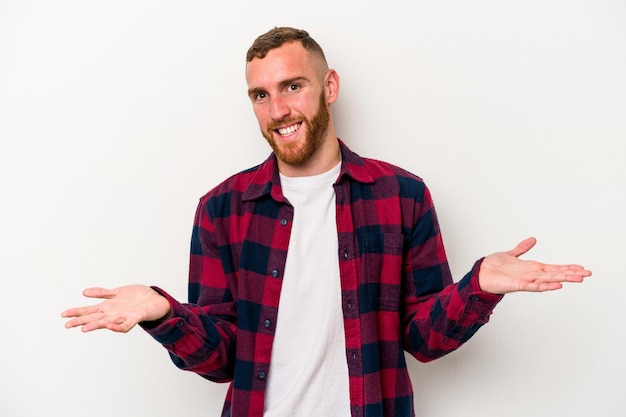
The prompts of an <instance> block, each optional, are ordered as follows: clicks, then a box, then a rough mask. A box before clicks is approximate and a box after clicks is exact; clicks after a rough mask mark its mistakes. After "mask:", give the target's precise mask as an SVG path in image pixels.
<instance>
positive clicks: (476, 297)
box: [470, 295, 480, 301]
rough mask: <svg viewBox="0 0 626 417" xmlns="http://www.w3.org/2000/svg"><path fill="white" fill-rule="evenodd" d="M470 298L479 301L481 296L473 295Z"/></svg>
mask: <svg viewBox="0 0 626 417" xmlns="http://www.w3.org/2000/svg"><path fill="white" fill-rule="evenodd" d="M470 299H471V300H472V301H478V300H480V297H478V296H477V295H472V296H471V297H470Z"/></svg>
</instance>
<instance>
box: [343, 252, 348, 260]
mask: <svg viewBox="0 0 626 417" xmlns="http://www.w3.org/2000/svg"><path fill="white" fill-rule="evenodd" d="M343 259H348V251H345V252H344V253H343Z"/></svg>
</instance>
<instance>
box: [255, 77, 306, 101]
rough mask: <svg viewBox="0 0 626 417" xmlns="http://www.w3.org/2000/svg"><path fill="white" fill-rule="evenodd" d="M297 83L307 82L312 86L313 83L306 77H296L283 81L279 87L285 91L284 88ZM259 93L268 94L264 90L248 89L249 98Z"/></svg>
mask: <svg viewBox="0 0 626 417" xmlns="http://www.w3.org/2000/svg"><path fill="white" fill-rule="evenodd" d="M297 82H305V83H308V84H312V81H310V80H309V79H308V78H306V77H294V78H289V79H287V80H284V81H281V82H279V83H278V85H279V86H280V88H281V89H283V88H284V87H286V86H288V85H291V84H295V83H297ZM259 93H267V91H265V90H264V89H263V88H250V89H248V96H249V97H254V96H256V95H257V94H259Z"/></svg>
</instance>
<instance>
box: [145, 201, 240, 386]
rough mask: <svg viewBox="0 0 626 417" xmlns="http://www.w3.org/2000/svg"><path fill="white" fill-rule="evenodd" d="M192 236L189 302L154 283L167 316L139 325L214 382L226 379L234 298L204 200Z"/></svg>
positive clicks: (178, 361)
mask: <svg viewBox="0 0 626 417" xmlns="http://www.w3.org/2000/svg"><path fill="white" fill-rule="evenodd" d="M191 240H192V242H191V255H190V268H189V303H180V302H178V301H177V300H175V299H174V298H173V297H171V296H170V295H169V294H168V293H167V292H165V291H163V290H162V289H160V288H157V287H153V288H154V289H155V290H156V291H157V292H159V293H160V294H161V295H162V296H164V297H165V298H167V300H168V301H169V303H170V307H171V315H170V317H169V318H168V319H167V320H165V321H164V322H158V323H154V322H144V323H140V325H141V327H142V328H143V329H144V330H145V331H146V332H147V333H148V334H150V335H151V336H152V337H153V338H154V339H155V340H157V341H158V342H159V343H161V344H162V345H163V346H164V347H165V348H166V349H167V351H168V352H169V354H170V357H171V359H172V361H173V362H174V364H175V365H176V366H178V367H179V368H181V369H184V370H188V371H191V372H195V373H197V374H199V375H200V376H202V377H204V378H207V379H209V380H212V381H216V382H226V381H230V380H232V378H233V367H234V361H235V339H236V334H237V331H236V319H237V314H236V307H235V300H234V298H233V295H232V292H231V291H230V288H232V287H231V284H230V283H229V277H228V276H227V274H226V273H225V272H224V267H223V266H222V263H221V261H220V256H219V250H218V245H217V239H216V233H215V228H214V225H213V223H212V222H211V220H210V218H209V216H208V213H207V210H206V207H205V206H204V205H203V204H202V201H201V202H200V204H199V205H198V209H197V211H196V216H195V220H194V227H193V232H192V239H191Z"/></svg>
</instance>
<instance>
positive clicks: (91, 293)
mask: <svg viewBox="0 0 626 417" xmlns="http://www.w3.org/2000/svg"><path fill="white" fill-rule="evenodd" d="M83 295H84V296H85V297H89V298H113V297H115V295H116V292H115V290H113V289H108V288H101V287H91V288H86V289H85V290H84V291H83Z"/></svg>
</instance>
